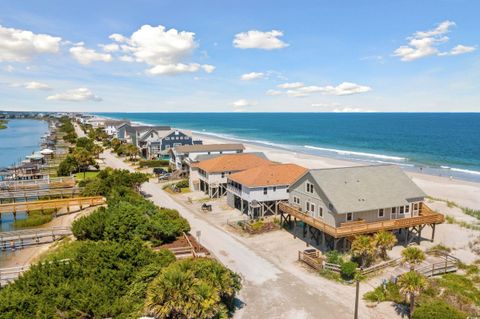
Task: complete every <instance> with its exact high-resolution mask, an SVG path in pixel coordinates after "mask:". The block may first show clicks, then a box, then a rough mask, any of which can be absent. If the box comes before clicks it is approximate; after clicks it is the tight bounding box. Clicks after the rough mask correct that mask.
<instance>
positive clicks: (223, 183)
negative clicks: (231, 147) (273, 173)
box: [190, 153, 272, 198]
mask: <svg viewBox="0 0 480 319" xmlns="http://www.w3.org/2000/svg"><path fill="white" fill-rule="evenodd" d="M270 163H272V162H271V161H269V160H268V159H267V158H266V157H265V155H264V154H263V153H238V154H224V155H219V156H215V157H213V158H209V159H206V160H203V161H200V162H198V163H194V164H193V165H192V166H191V168H190V187H191V189H199V190H201V191H203V192H205V193H206V194H208V196H210V197H212V198H218V197H221V196H224V195H226V193H227V178H228V176H230V175H231V174H234V173H237V172H241V171H244V170H246V169H250V168H254V167H258V166H265V165H267V164H270ZM195 178H198V180H197V181H196V180H195ZM192 184H193V185H192ZM195 184H197V185H198V186H197V185H195ZM192 186H193V187H192Z"/></svg>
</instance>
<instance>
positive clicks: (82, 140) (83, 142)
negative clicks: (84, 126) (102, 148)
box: [75, 137, 95, 152]
mask: <svg viewBox="0 0 480 319" xmlns="http://www.w3.org/2000/svg"><path fill="white" fill-rule="evenodd" d="M75 145H76V146H77V147H81V148H84V149H86V150H87V151H89V152H91V151H92V149H93V146H94V145H95V143H93V140H91V139H89V138H88V137H79V138H77V141H76V143H75Z"/></svg>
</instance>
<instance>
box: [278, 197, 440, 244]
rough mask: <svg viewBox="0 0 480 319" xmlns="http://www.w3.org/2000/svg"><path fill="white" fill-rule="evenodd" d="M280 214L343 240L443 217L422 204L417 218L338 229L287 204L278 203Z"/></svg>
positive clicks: (426, 223) (438, 220)
mask: <svg viewBox="0 0 480 319" xmlns="http://www.w3.org/2000/svg"><path fill="white" fill-rule="evenodd" d="M278 207H279V209H280V212H281V213H283V214H287V215H290V216H291V217H293V218H296V219H298V220H301V221H303V222H304V223H306V224H308V225H310V226H312V227H314V228H316V229H318V230H320V231H322V232H324V233H326V234H328V235H330V236H332V237H334V238H344V237H350V236H356V235H361V234H371V233H376V232H378V231H381V230H395V229H402V228H409V227H414V226H419V225H432V224H440V223H443V222H444V220H445V217H444V216H443V215H442V214H439V213H436V212H433V211H432V210H431V209H430V208H429V207H428V206H427V205H425V204H423V205H422V209H421V211H420V214H419V216H416V217H408V218H401V219H392V220H385V221H379V222H372V223H367V222H363V223H356V222H354V223H351V224H347V223H343V224H342V226H340V227H333V226H330V225H327V224H325V223H324V222H322V221H321V220H320V219H318V218H314V217H311V216H309V215H307V214H305V213H303V212H301V211H300V210H299V209H298V208H297V207H295V206H293V205H291V204H289V203H279V205H278Z"/></svg>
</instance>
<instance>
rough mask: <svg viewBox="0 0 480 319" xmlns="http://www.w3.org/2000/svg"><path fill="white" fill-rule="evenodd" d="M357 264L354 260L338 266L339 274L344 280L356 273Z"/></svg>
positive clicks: (350, 278) (349, 278)
mask: <svg viewBox="0 0 480 319" xmlns="http://www.w3.org/2000/svg"><path fill="white" fill-rule="evenodd" d="M357 269H358V264H357V263H356V262H354V261H347V262H344V263H342V264H341V266H340V275H341V276H342V279H344V280H352V279H353V278H354V277H355V274H356V273H357Z"/></svg>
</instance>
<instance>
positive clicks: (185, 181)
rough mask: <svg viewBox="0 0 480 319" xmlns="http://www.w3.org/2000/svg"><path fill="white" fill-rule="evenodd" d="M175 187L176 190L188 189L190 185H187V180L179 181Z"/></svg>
mask: <svg viewBox="0 0 480 319" xmlns="http://www.w3.org/2000/svg"><path fill="white" fill-rule="evenodd" d="M175 186H176V187H178V188H180V189H181V188H188V187H190V184H189V183H188V179H184V180H181V181H180V182H178V183H176V184H175Z"/></svg>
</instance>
